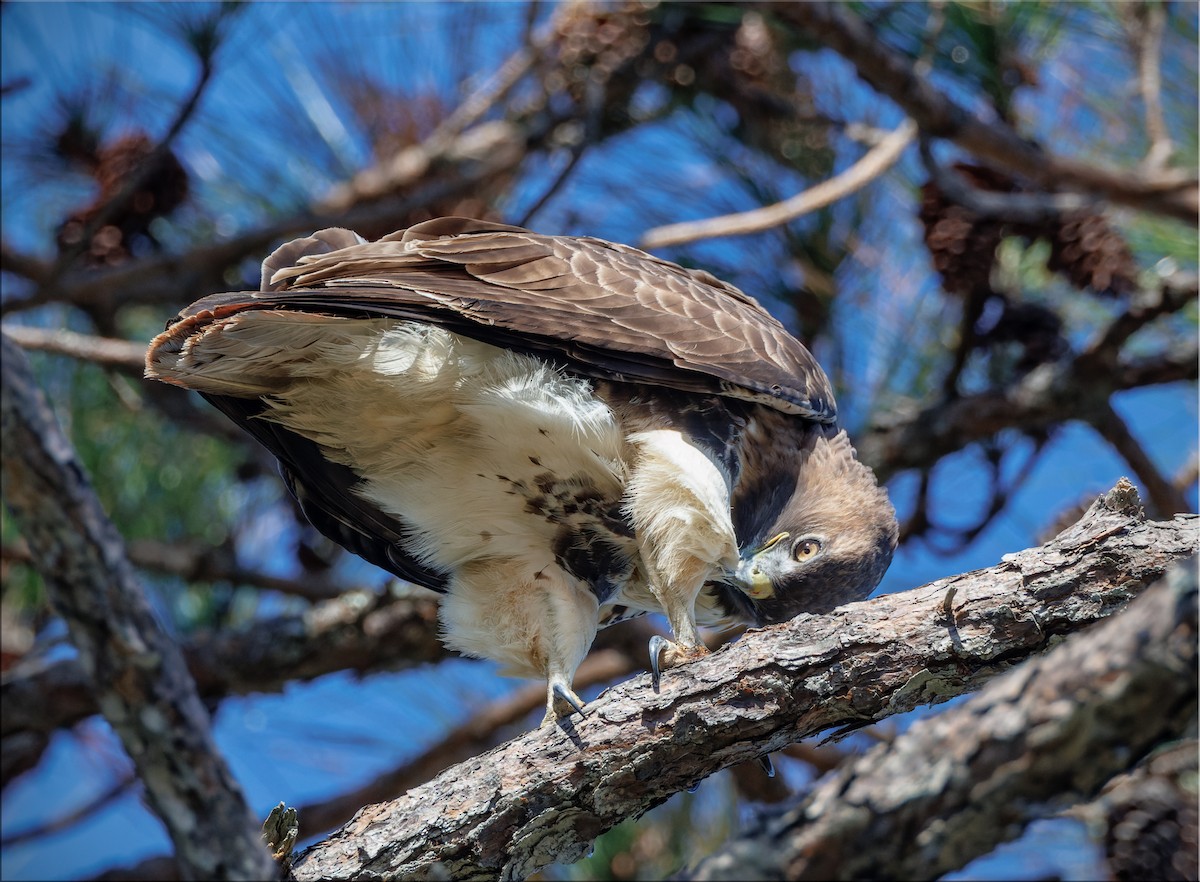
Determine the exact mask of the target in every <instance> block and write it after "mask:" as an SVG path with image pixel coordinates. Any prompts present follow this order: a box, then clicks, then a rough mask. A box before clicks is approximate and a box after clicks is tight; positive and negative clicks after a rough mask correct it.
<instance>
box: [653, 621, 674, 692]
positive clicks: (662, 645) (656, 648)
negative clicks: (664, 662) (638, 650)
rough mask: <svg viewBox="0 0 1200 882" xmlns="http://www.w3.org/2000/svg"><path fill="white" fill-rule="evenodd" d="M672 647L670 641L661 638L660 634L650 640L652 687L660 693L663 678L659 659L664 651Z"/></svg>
mask: <svg viewBox="0 0 1200 882" xmlns="http://www.w3.org/2000/svg"><path fill="white" fill-rule="evenodd" d="M670 645H671V641H670V640H667V639H666V638H665V637H660V636H659V635H658V634H655V635H654V636H653V637H651V638H650V685H652V686H653V687H654V691H655V692H657V691H658V682H659V679H660V678H661V676H662V673H661V671H660V670H659V666H658V664H659V663H658V659H659V656H660V655H662V651H663V650H664V649H667V648H668V647H669V646H670Z"/></svg>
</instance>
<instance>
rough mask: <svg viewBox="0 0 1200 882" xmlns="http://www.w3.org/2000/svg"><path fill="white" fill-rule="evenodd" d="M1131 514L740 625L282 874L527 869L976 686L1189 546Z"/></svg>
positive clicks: (390, 808) (1111, 503)
mask: <svg viewBox="0 0 1200 882" xmlns="http://www.w3.org/2000/svg"><path fill="white" fill-rule="evenodd" d="M1138 509H1139V500H1138V499H1137V494H1136V492H1135V491H1134V490H1133V488H1132V485H1130V484H1128V482H1124V481H1123V482H1120V484H1119V485H1118V487H1117V488H1116V489H1115V490H1114V491H1112V492H1111V493H1109V494H1108V495H1107V496H1105V497H1103V498H1102V499H1101V500H1099V501H1097V503H1096V505H1094V506H1093V507H1092V509H1091V510H1090V511H1089V512H1088V514H1087V515H1086V516H1085V517H1084V518H1083V519H1082V520H1081V521H1080V523H1079V524H1078V525H1076V527H1074V528H1072V529H1071V530H1069V531H1067V532H1065V533H1063V534H1061V535H1060V537H1058V539H1056V540H1055V541H1053V542H1051V543H1050V544H1049V545H1048V546H1045V547H1041V548H1033V549H1029V550H1026V551H1024V552H1020V553H1019V554H1013V555H1008V556H1006V558H1005V561H1004V562H1002V563H1000V564H999V565H997V566H995V567H992V568H990V569H986V570H979V571H976V572H973V573H969V574H965V575H962V576H956V577H953V578H951V579H947V580H942V581H939V582H935V583H931V584H930V585H927V586H925V587H923V588H918V589H914V590H912V591H906V592H901V593H898V594H888V595H884V596H881V597H878V598H875V599H874V600H870V601H867V602H865V603H856V604H849V605H847V606H843V607H840V608H839V609H837V610H835V611H833V612H831V613H829V614H827V615H820V616H813V615H809V616H801V617H799V618H796V619H793V620H792V621H790V622H788V623H785V624H782V625H778V626H774V627H771V628H766V629H763V630H760V631H757V632H754V633H752V634H747V635H746V636H744V637H743V638H742V639H740V640H738V641H735V642H734V643H732V644H730V645H729V646H728V647H726V648H725V649H724V651H722V652H719V653H714V654H712V655H710V656H707V657H705V658H704V659H702V660H700V661H696V662H693V663H690V664H687V665H684V666H682V667H679V668H676V669H673V670H672V672H671V676H670V677H669V678H664V680H663V684H662V687H661V691H660V692H657V693H656V692H654V691H653V690H652V689H651V687H650V683H649V677H648V676H641V677H635V678H634V679H632V680H630V681H628V682H626V683H622V684H619V685H617V686H615V687H613V688H612V689H609V690H608V691H607V692H605V693H604V695H602V696H600V697H599V698H598V699H595V700H594V701H593V702H591V703H590V705H589V708H590V713H589V716H588V717H587V718H586V719H582V720H580V719H575V720H569V721H566V722H564V723H562V724H560V725H544V726H541V727H539V728H538V729H536V730H534V731H532V732H530V733H528V734H526V735H524V736H522V737H520V738H517V739H515V740H513V741H510V742H508V743H507V744H505V745H503V746H501V747H499V748H496V749H495V750H493V751H491V752H489V753H487V754H484V755H483V756H480V757H477V758H475V759H472V760H469V761H468V763H467V764H464V765H463V766H458V767H453V768H450V769H447V770H446V771H445V772H443V773H442V774H441V775H439V776H438V777H437V778H435V779H434V780H433V781H430V782H429V783H428V784H425V785H422V786H421V787H417V788H415V789H413V790H410V791H409V792H408V793H407V794H405V795H404V796H403V797H401V798H399V799H397V800H394V801H392V802H390V803H384V804H381V805H373V806H367V807H366V808H363V809H362V810H361V811H359V812H358V814H357V815H356V816H355V818H354V820H352V821H351V822H350V823H349V824H347V825H346V826H345V827H343V828H342V829H341V830H339V831H338V832H336V833H334V834H333V835H331V836H330V837H329V838H327V839H325V840H323V841H322V842H319V843H317V844H316V845H314V846H313V847H311V848H310V849H308V850H307V851H305V852H304V853H303V854H301V855H300V856H299V857H298V858H297V860H296V862H295V864H294V865H293V869H292V872H293V874H294V875H295V877H296V878H297V879H299V880H307V879H318V878H320V879H350V878H361V877H362V876H364V875H371V876H374V875H378V876H386V877H390V878H426V877H427V876H428V875H429V874H430V873H431V872H442V871H444V872H446V873H447V874H448V875H449V876H450V877H451V878H461V877H471V878H475V877H478V878H484V877H486V878H497V877H499V878H521V877H525V876H528V875H530V874H531V873H533V872H535V871H536V870H537V869H538V868H539V867H541V866H544V865H545V864H547V863H549V862H551V861H554V860H565V861H570V860H574V859H576V858H577V857H579V856H581V855H582V854H583V853H584V851H586V849H587V848H588V845H589V843H590V842H591V841H592V840H593V839H594V838H595V837H596V836H598V835H599V834H600V833H601V832H603V831H604V830H606V829H609V828H611V827H612V826H615V825H616V824H617V823H619V822H620V821H622V820H625V819H626V818H629V817H634V816H637V815H640V814H641V813H643V812H644V811H646V810H647V809H649V808H651V807H653V806H655V805H658V804H659V803H661V802H662V801H664V800H665V799H666V798H667V797H669V796H670V795H671V794H672V793H675V792H678V791H680V790H684V789H686V788H688V787H690V786H692V785H693V784H694V783H695V782H696V781H697V780H699V779H700V778H703V777H705V776H707V775H710V774H712V773H713V772H715V771H717V770H719V769H721V768H725V767H728V766H730V765H733V764H734V763H737V762H742V761H745V760H747V759H751V758H753V757H755V756H758V755H761V754H762V753H765V752H770V751H774V750H778V749H780V748H782V747H783V746H785V745H786V744H789V743H792V742H795V741H797V740H799V739H802V738H804V737H806V736H807V735H811V734H813V733H815V732H818V731H830V730H838V729H842V730H843V731H844V730H846V729H848V728H855V727H858V726H860V725H863V724H864V723H866V722H869V721H873V720H878V719H882V718H884V717H886V716H889V715H891V714H895V713H901V712H903V711H905V710H908V709H911V708H912V707H915V706H917V705H919V704H923V703H926V702H929V701H941V700H945V699H947V698H949V697H951V696H953V695H956V694H961V693H963V692H966V691H970V690H972V689H975V688H978V687H979V686H980V685H982V684H983V683H984V682H986V681H988V680H990V679H991V678H992V677H993V676H994V675H995V674H997V673H1000V672H1001V671H1002V670H1006V669H1008V668H1009V667H1011V666H1014V665H1016V664H1018V663H1019V662H1021V661H1023V660H1025V659H1026V658H1028V657H1030V656H1031V655H1035V654H1038V653H1040V652H1042V651H1044V650H1045V649H1047V648H1049V647H1050V646H1053V645H1055V644H1056V643H1058V642H1059V641H1060V639H1061V637H1062V636H1063V635H1065V634H1069V633H1072V632H1074V631H1077V630H1081V629H1082V628H1084V627H1086V625H1087V624H1091V623H1094V622H1095V621H1097V620H1099V619H1101V618H1104V617H1105V616H1106V615H1108V614H1111V613H1112V612H1114V611H1116V610H1117V609H1119V608H1120V607H1121V606H1122V605H1124V604H1125V603H1126V602H1127V600H1128V598H1129V597H1130V594H1131V593H1136V592H1137V591H1138V589H1139V588H1141V587H1143V586H1145V585H1148V584H1151V583H1152V582H1153V581H1154V580H1155V579H1157V578H1158V577H1159V576H1161V575H1162V574H1163V573H1164V572H1165V571H1166V569H1167V568H1168V567H1169V566H1170V565H1171V563H1173V562H1174V561H1176V560H1179V559H1180V558H1183V557H1187V556H1189V555H1191V554H1193V553H1194V550H1195V544H1196V541H1197V538H1198V536H1197V518H1196V517H1195V516H1188V517H1179V518H1177V519H1176V520H1175V521H1173V522H1171V523H1152V522H1146V521H1142V520H1140V517H1139V515H1138V514H1137V512H1138ZM948 595H949V596H950V597H951V598H952V599H953V604H952V606H951V607H950V609H951V612H950V614H947V612H946V609H947V603H946V598H947V596H948ZM1001 609H1003V612H1001ZM947 647H952V648H951V649H949V650H948V649H947ZM1193 682H1194V681H1193ZM447 806H454V810H453V812H448V811H447V810H446V807H447ZM436 865H441V870H437V871H435V870H434V869H433V868H434V867H435V866H436Z"/></svg>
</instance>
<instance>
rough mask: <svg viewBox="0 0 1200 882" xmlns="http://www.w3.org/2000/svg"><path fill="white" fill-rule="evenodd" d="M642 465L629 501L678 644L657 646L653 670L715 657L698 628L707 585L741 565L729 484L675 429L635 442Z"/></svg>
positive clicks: (635, 471) (653, 585)
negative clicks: (699, 602) (698, 608)
mask: <svg viewBox="0 0 1200 882" xmlns="http://www.w3.org/2000/svg"><path fill="white" fill-rule="evenodd" d="M629 441H630V442H631V443H632V444H633V445H634V446H635V449H636V457H635V458H634V462H633V467H632V470H631V474H630V480H629V484H628V488H627V490H626V494H625V499H626V507H627V509H628V511H629V514H630V517H631V519H632V520H633V524H634V528H635V530H636V531H637V537H638V546H639V548H640V550H641V555H642V560H643V562H644V563H645V565H646V572H647V576H648V578H649V581H650V590H651V592H652V593H653V594H654V596H655V598H656V599H657V600H658V602H659V604H660V605H661V607H662V610H663V612H664V613H666V616H667V621H668V622H669V623H670V625H671V632H672V635H673V636H674V638H675V639H674V641H670V640H663V639H662V638H658V639H657V640H652V641H651V644H650V654H651V670H652V672H653V674H654V679H655V681H656V684H657V680H658V669H659V666H660V665H661V666H663V667H668V668H669V667H672V666H674V665H677V664H680V663H681V662H684V661H687V660H688V659H692V658H696V657H698V656H701V655H704V654H705V653H707V652H708V649H707V647H705V645H704V643H703V641H702V640H701V639H700V633H699V631H698V630H697V628H696V597H697V596H698V595H699V594H700V589H701V588H703V587H704V583H705V582H707V581H709V580H710V579H711V578H712V577H713V576H714V575H716V574H717V573H719V572H720V571H722V570H723V569H727V568H730V567H734V566H736V564H737V541H736V539H735V538H734V533H733V522H732V520H731V518H730V511H729V494H730V481H729V477H728V475H727V474H726V473H725V471H724V470H723V469H722V468H721V467H720V466H719V465H718V464H717V462H716V461H715V460H714V459H713V458H712V457H711V456H709V455H708V454H706V453H705V452H704V451H702V450H701V449H700V448H698V447H696V446H694V445H692V444H691V443H689V442H688V441H687V439H686V438H685V437H684V436H683V435H682V434H681V433H679V432H677V431H675V430H673V429H656V430H653V431H648V432H638V433H636V434H633V435H630V436H629Z"/></svg>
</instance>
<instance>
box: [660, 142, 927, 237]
mask: <svg viewBox="0 0 1200 882" xmlns="http://www.w3.org/2000/svg"><path fill="white" fill-rule="evenodd" d="M916 133H917V126H916V123H914V122H913V121H912V120H911V119H906V120H905V121H904V122H902V123H901V124H900V125H899V127H898V128H896V129H895V130H894V131H892V132H891V133H890V134H889V135H888V136H887V137H885V138H884V139H883V140H882V141H880V142H879V143H878V144H877V145H876V146H874V147H872V148H871V149H870V150H868V151H867V153H866V154H865V155H864V156H863V157H862V158H861V159H859V160H858V161H857V162H856V163H854V165H852V166H850V168H848V169H846V170H845V171H844V172H842V173H841V174H838V175H834V176H833V177H832V178H830V179H829V180H827V181H822V182H821V183H820V184H817V185H816V186H814V187H810V188H808V189H807V190H804V191H803V192H800V193H797V194H796V195H795V196H792V197H790V198H788V199H785V200H784V201H782V202H777V203H775V204H774V205H767V206H764V207H762V208H755V209H753V210H751V211H743V212H738V213H736V214H726V215H722V216H720V217H711V218H706V219H705V220H699V221H688V222H686V223H678V224H668V225H666V226H662V227H655V228H654V229H652V230H648V231H647V232H646V233H645V234H644V235H643V236H642V240H641V242H640V243H639V244H640V246H641V247H642V248H646V249H651V248H665V247H667V246H670V245H682V244H684V243H687V242H696V241H698V240H700V239H714V238H718V237H721V236H741V235H747V234H749V233H761V232H762V231H763V230H769V229H771V228H772V227H778V226H782V225H783V224H786V223H789V222H791V221H793V220H795V219H796V218H798V217H802V216H803V215H805V214H808V213H809V212H811V211H816V210H817V209H818V208H824V207H825V206H826V205H831V204H832V203H834V202H837V201H838V200H839V199H843V198H845V197H846V196H849V195H850V194H852V193H855V192H857V191H858V190H861V189H862V188H863V187H865V186H866V185H867V184H869V183H871V181H873V180H875V179H876V178H877V177H879V176H880V175H881V174H883V173H884V172H885V171H887V170H888V169H889V168H891V167H892V166H893V165H894V164H895V163H896V161H897V160H898V159H899V158H900V155H901V154H902V153H903V152H904V149H905V148H906V147H908V145H909V144H911V143H912V141H913V138H914V137H915V136H916Z"/></svg>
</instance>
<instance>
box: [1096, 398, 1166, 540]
mask: <svg viewBox="0 0 1200 882" xmlns="http://www.w3.org/2000/svg"><path fill="white" fill-rule="evenodd" d="M1092 426H1093V427H1094V428H1095V429H1096V431H1097V432H1099V433H1100V435H1101V437H1103V438H1104V440H1105V441H1107V442H1108V443H1109V444H1111V445H1112V446H1113V449H1114V450H1116V451H1117V453H1118V454H1119V455H1120V457H1121V458H1122V459H1124V460H1125V462H1126V463H1128V465H1129V467H1130V468H1131V469H1133V471H1134V474H1136V475H1137V476H1138V479H1139V480H1141V482H1142V484H1143V485H1145V487H1146V493H1147V495H1148V497H1149V499H1148V501H1149V503H1150V506H1151V510H1152V513H1153V514H1154V515H1155V516H1156V517H1164V518H1166V517H1170V516H1171V515H1173V514H1175V513H1176V512H1181V511H1187V510H1188V502H1187V499H1185V498H1184V496H1183V492H1182V491H1181V490H1180V489H1179V488H1178V487H1176V486H1175V484H1174V483H1172V481H1171V479H1170V478H1168V477H1167V476H1166V475H1164V474H1163V473H1162V472H1161V471H1160V470H1159V468H1158V466H1156V465H1155V464H1154V460H1153V459H1151V458H1150V455H1149V454H1148V453H1147V452H1146V448H1145V447H1143V446H1142V443H1141V442H1140V441H1139V440H1138V439H1137V438H1136V437H1134V434H1133V432H1131V431H1130V430H1129V425H1128V423H1126V422H1125V420H1124V419H1123V418H1122V417H1121V415H1120V414H1119V413H1117V411H1116V410H1115V409H1114V408H1113V406H1112V404H1111V403H1109V404H1107V405H1106V406H1105V408H1104V410H1103V412H1102V413H1101V414H1098V415H1097V418H1096V419H1093V420H1092Z"/></svg>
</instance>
